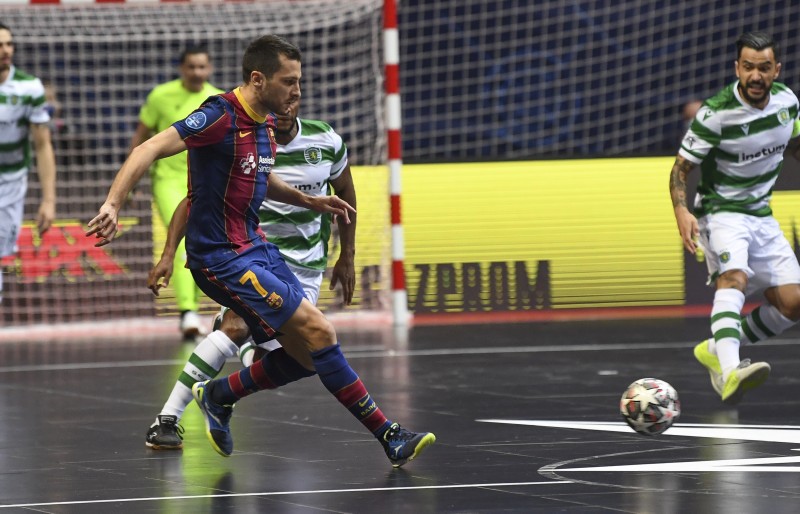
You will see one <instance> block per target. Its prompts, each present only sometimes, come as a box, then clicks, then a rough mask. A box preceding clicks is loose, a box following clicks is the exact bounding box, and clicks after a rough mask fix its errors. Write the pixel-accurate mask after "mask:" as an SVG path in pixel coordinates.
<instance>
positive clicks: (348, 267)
mask: <svg viewBox="0 0 800 514" xmlns="http://www.w3.org/2000/svg"><path fill="white" fill-rule="evenodd" d="M331 185H332V186H333V190H334V191H335V192H336V196H338V197H339V198H341V199H342V200H344V201H345V202H347V203H348V204H350V205H352V206H353V207H354V208H355V207H356V188H355V185H354V184H353V175H352V173H351V172H350V165H349V164H348V165H347V166H346V167H345V169H344V171H342V173H341V174H340V175H339V176H338V177H336V179H335V180H331ZM336 222H337V224H338V225H339V241H340V243H341V251H340V252H339V258H338V259H337V260H336V264H334V266H333V272H332V273H331V285H330V288H331V289H333V288H334V287H336V284H337V283H338V284H341V286H342V295H343V299H344V303H345V305H350V304H351V303H352V301H353V292H354V291H355V288H356V269H355V256H356V214H355V212H353V213H351V214H350V223H345V222H344V220H343V219H342V218H340V217H337V218H336Z"/></svg>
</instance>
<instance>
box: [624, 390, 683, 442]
mask: <svg viewBox="0 0 800 514" xmlns="http://www.w3.org/2000/svg"><path fill="white" fill-rule="evenodd" d="M619 411H620V413H621V414H622V419H624V420H625V422H626V423H627V424H628V426H630V427H631V428H632V429H634V430H635V431H636V432H638V433H640V434H642V435H658V434H662V433H664V431H665V430H666V429H668V428H669V427H671V426H672V424H673V423H674V422H675V420H676V419H678V416H680V415H681V402H680V400H678V391H676V390H675V388H674V387H672V386H671V385H669V384H668V383H666V382H664V381H663V380H659V379H657V378H640V379H639V380H637V381H636V382H634V383H632V384H631V385H629V386H628V388H627V389H626V390H625V392H624V393H622V398H621V399H620V401H619Z"/></svg>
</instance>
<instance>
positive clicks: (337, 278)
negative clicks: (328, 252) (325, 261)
mask: <svg viewBox="0 0 800 514" xmlns="http://www.w3.org/2000/svg"><path fill="white" fill-rule="evenodd" d="M337 283H338V284H341V286H342V295H343V297H344V304H345V305H350V304H351V303H352V302H353V291H354V290H355V288H356V267H355V264H353V256H352V255H349V256H345V255H340V256H339V259H337V261H336V264H335V265H334V266H333V272H332V273H331V287H330V289H331V290H333V289H334V288H335V287H336V284H337Z"/></svg>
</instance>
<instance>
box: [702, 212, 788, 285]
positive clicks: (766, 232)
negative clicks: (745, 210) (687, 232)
mask: <svg viewBox="0 0 800 514" xmlns="http://www.w3.org/2000/svg"><path fill="white" fill-rule="evenodd" d="M698 224H699V226H700V238H699V243H700V246H701V247H702V248H703V250H704V251H705V254H706V264H707V265H708V273H709V277H710V279H711V280H714V279H716V277H717V276H719V275H720V274H722V273H725V272H726V271H729V270H734V269H738V270H741V271H743V272H745V273H746V274H747V290H746V291H745V294H752V293H755V292H757V291H762V290H764V289H767V288H769V287H774V286H781V285H786V284H800V264H798V262H797V257H796V256H795V254H794V250H793V249H792V247H791V245H790V244H789V241H787V240H786V237H785V236H784V235H783V231H782V230H781V227H780V225H778V221H777V220H776V219H775V218H773V217H772V216H766V217H763V218H762V217H758V216H749V215H747V214H739V213H735V212H720V213H716V214H709V215H707V216H704V217H702V218H700V219H699V220H698Z"/></svg>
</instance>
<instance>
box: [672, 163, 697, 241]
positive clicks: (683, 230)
mask: <svg viewBox="0 0 800 514" xmlns="http://www.w3.org/2000/svg"><path fill="white" fill-rule="evenodd" d="M693 168H694V163H693V162H691V161H689V160H688V159H686V158H685V157H682V156H681V155H678V156H677V157H676V158H675V164H673V165H672V172H671V173H670V176H669V194H670V196H671V197H672V208H673V210H674V211H675V221H676V222H677V223H678V232H679V233H680V236H681V239H682V240H683V246H684V247H685V248H686V249H687V250H688V251H689V252H690V253H692V254H694V253H695V252H696V251H697V244H696V243H695V240H696V238H697V235H698V234H699V232H700V229H699V228H698V225H697V218H695V217H694V215H693V214H692V213H691V212H689V206H688V205H687V193H686V177H687V176H688V175H689V173H690V172H691V171H692V169H693Z"/></svg>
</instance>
